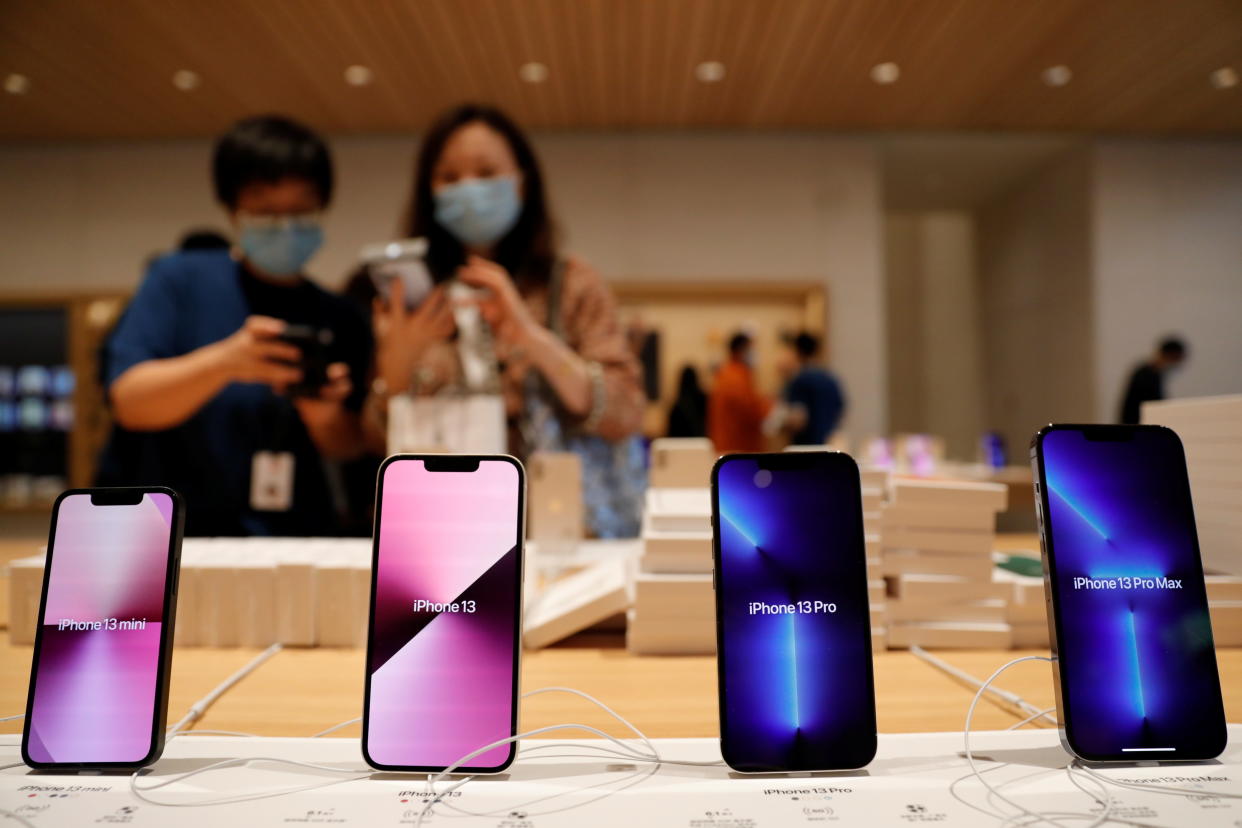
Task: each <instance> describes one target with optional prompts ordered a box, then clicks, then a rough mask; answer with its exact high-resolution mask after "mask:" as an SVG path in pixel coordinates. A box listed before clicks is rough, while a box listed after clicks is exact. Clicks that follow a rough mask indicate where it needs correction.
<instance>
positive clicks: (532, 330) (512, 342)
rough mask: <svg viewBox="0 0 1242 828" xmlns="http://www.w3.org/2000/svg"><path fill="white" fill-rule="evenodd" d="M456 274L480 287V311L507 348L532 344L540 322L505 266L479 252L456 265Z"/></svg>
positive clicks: (466, 283) (499, 341)
mask: <svg viewBox="0 0 1242 828" xmlns="http://www.w3.org/2000/svg"><path fill="white" fill-rule="evenodd" d="M457 278H458V279H460V280H461V281H462V284H465V285H469V286H470V287H472V288H476V289H479V290H482V291H483V294H482V295H481V296H480V297H479V299H478V306H479V311H480V312H481V313H482V314H483V318H484V319H485V320H487V324H488V325H490V326H491V328H492V331H493V332H494V333H495V335H496V340H497V342H498V343H499V344H501V345H503V346H504V347H505V348H506V349H510V350H512V349H522V348H525V347H527V346H529V345H530V344H531V341H532V340H533V339H534V338H535V337H536V336H537V334H538V332H539V329H540V326H539V323H538V322H536V321H535V320H534V318H533V317H532V316H531V315H530V309H529V308H527V307H526V302H525V301H524V300H523V299H522V294H520V293H518V289H517V285H515V284H514V283H513V278H512V277H510V276H509V272H508V271H507V270H505V269H504V268H503V267H501V266H500V265H498V264H496V263H495V262H489V261H488V260H487V259H484V258H482V257H480V256H470V257H469V258H468V259H467V260H466V263H465V264H464V265H462V266H461V267H460V268H458V269H457Z"/></svg>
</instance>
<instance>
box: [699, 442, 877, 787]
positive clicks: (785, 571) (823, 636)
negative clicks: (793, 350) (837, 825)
mask: <svg viewBox="0 0 1242 828" xmlns="http://www.w3.org/2000/svg"><path fill="white" fill-rule="evenodd" d="M712 529H713V535H714V543H713V547H714V548H713V552H714V555H715V586H716V631H717V651H716V652H717V669H718V682H719V692H720V752H721V755H722V756H723V757H724V760H725V762H726V763H727V764H728V765H729V767H731V768H733V769H734V770H737V771H741V772H745V773H773V772H787V771H820V770H843V769H851V768H859V767H862V766H863V765H866V764H867V763H868V762H870V761H871V759H872V758H873V757H874V756H875V751H876V722H875V690H874V682H873V677H872V669H871V619H870V608H869V607H868V601H867V557H866V554H867V553H866V547H865V545H864V539H863V523H862V489H861V485H860V482H859V475H858V467H857V466H856V465H855V464H854V461H853V460H852V459H851V458H850V457H849V455H847V454H840V453H837V452H826V451H811V452H782V453H776V454H730V455H726V456H724V457H722V458H720V459H719V460H718V461H717V462H716V465H715V467H714V468H713V469H712Z"/></svg>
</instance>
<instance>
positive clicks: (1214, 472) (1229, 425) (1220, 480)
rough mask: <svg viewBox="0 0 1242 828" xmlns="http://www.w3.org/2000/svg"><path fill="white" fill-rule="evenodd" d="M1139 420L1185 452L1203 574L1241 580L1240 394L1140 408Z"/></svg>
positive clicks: (1144, 405)
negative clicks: (1167, 432)
mask: <svg viewBox="0 0 1242 828" xmlns="http://www.w3.org/2000/svg"><path fill="white" fill-rule="evenodd" d="M1142 417H1143V422H1144V423H1156V424H1159V425H1163V426H1168V427H1169V428H1171V429H1173V430H1174V431H1175V432H1177V436H1178V437H1179V438H1181V441H1182V446H1183V447H1184V448H1185V450H1186V471H1187V473H1188V474H1189V476H1190V491H1191V493H1192V495H1193V497H1194V507H1195V525H1196V527H1197V528H1198V532H1199V549H1200V552H1201V554H1202V555H1203V566H1204V568H1205V569H1206V570H1207V571H1209V572H1218V573H1222V574H1228V575H1242V394H1232V395H1228V396H1220V397H1199V398H1191V399H1177V400H1159V401H1155V402H1148V403H1143V407H1142Z"/></svg>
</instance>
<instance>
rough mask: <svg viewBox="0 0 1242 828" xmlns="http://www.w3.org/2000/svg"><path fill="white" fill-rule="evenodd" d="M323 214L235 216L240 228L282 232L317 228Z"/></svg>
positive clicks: (317, 212)
mask: <svg viewBox="0 0 1242 828" xmlns="http://www.w3.org/2000/svg"><path fill="white" fill-rule="evenodd" d="M322 218H323V213H322V212H320V211H319V210H313V211H311V212H309V213H242V212H239V213H238V214H237V223H238V224H240V225H241V226H242V227H253V228H255V229H256V230H283V229H286V228H299V227H301V228H305V227H314V226H317V225H318V224H319V223H320V221H321V219H322Z"/></svg>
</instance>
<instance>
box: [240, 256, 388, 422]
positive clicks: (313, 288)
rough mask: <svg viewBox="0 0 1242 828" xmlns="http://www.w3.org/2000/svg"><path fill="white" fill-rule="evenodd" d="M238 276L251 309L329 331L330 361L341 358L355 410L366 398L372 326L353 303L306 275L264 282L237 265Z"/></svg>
mask: <svg viewBox="0 0 1242 828" xmlns="http://www.w3.org/2000/svg"><path fill="white" fill-rule="evenodd" d="M237 270H238V280H239V281H240V283H241V289H242V293H243V294H244V295H245V297H246V304H247V305H248V306H249V308H250V313H251V314H252V315H257V316H271V317H273V318H275V319H283V320H284V321H286V322H288V323H290V324H292V325H309V326H311V327H313V328H327V329H328V330H330V331H332V341H331V343H330V344H328V345H327V348H326V350H327V353H328V361H329V362H344V363H345V364H346V365H348V366H349V376H350V379H351V380H352V381H353V384H354V388H353V391H351V392H350V395H349V396H348V397H347V398H346V399H345V407H346V408H348V409H350V410H351V411H358V410H360V409H361V408H362V403H363V401H364V400H365V399H366V396H367V389H366V382H365V380H366V376H367V372H368V370H370V362H371V348H372V345H371V330H370V328H369V327H368V326H367V323H366V320H365V319H364V318H363V317H362V315H361V314H359V313H358V312H357V310H356V309H355V308H354V306H353V304H352V303H351V302H349V301H348V300H346V299H345V298H344V297H341V296H338V295H336V294H335V293H328V292H327V291H325V290H324V289H323V288H321V287H319V286H318V285H316V284H314V283H313V282H309V281H307V280H305V279H299V280H298V281H297V282H296V283H294V284H291V285H280V284H275V283H273V282H265V281H263V280H261V279H258V278H256V277H255V276H253V275H251V273H250V272H249V271H248V270H246V268H245V267H238V269H237Z"/></svg>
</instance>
